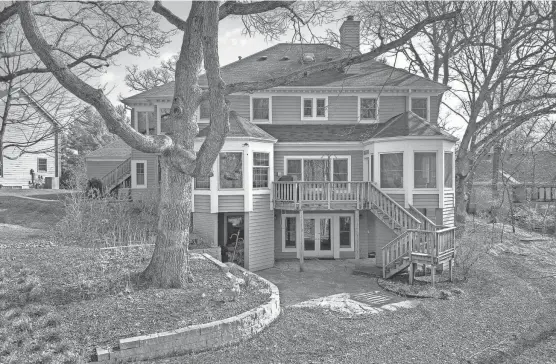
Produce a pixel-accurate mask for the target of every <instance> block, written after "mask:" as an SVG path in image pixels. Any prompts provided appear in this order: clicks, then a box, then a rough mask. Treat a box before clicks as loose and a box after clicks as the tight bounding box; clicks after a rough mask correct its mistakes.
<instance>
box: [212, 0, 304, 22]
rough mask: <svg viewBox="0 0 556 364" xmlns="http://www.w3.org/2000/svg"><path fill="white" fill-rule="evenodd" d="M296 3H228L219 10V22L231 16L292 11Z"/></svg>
mask: <svg viewBox="0 0 556 364" xmlns="http://www.w3.org/2000/svg"><path fill="white" fill-rule="evenodd" d="M293 3H295V1H257V2H252V3H240V2H238V1H226V2H225V3H224V4H222V5H221V6H220V9H219V10H218V17H219V20H222V19H224V18H226V17H227V16H229V15H251V14H260V13H265V12H267V11H270V10H274V9H277V8H284V9H288V10H291V8H290V7H291V5H293Z"/></svg>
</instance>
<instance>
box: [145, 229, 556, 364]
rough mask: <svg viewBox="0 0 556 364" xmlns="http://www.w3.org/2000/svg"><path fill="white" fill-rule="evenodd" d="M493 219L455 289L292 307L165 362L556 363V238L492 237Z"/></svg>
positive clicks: (479, 233) (473, 235)
mask: <svg viewBox="0 0 556 364" xmlns="http://www.w3.org/2000/svg"><path fill="white" fill-rule="evenodd" d="M488 229H491V228H490V227H489V226H487V225H482V226H477V227H476V228H475V230H474V231H472V229H470V230H468V232H467V236H466V238H467V239H471V240H478V241H480V242H481V244H482V245H483V248H484V249H483V252H482V253H481V254H480V257H479V260H478V261H477V263H476V264H475V265H474V266H473V269H472V270H471V274H470V276H469V277H468V279H467V281H465V282H460V283H458V284H457V287H460V288H461V289H462V290H463V292H464V293H463V294H461V295H458V296H457V297H454V298H453V299H449V300H437V299H420V300H419V303H420V304H419V306H418V307H417V308H414V309H401V310H398V311H395V312H387V311H385V312H383V313H380V314H376V315H370V316H367V317H352V318H349V317H342V316H341V315H338V314H336V313H332V312H330V311H326V310H322V309H301V308H290V307H285V308H284V309H283V314H282V315H281V317H280V318H279V319H278V320H277V321H276V322H275V323H274V324H273V325H271V326H270V327H269V328H268V329H267V330H265V331H264V332H263V333H262V334H260V335H258V336H257V337H255V338H254V339H253V340H250V341H249V342H246V343H242V344H240V345H239V346H236V347H231V348H225V349H221V350H215V351H211V352H205V353H199V354H194V355H187V356H182V357H177V358H168V359H160V360H158V361H156V363H157V364H177V363H184V362H187V363H261V362H265V363H458V364H459V363H492V364H494V363H496V364H498V363H505V362H507V363H543V364H547V363H556V321H555V319H554V318H555V317H556V304H555V303H556V290H555V289H556V283H555V279H554V278H553V277H552V278H540V277H543V276H547V275H548V274H547V273H546V272H547V271H548V272H552V274H553V275H556V263H555V262H554V260H553V257H554V255H555V254H556V245H555V244H554V242H531V243H519V242H518V241H516V239H514V237H513V236H512V235H511V234H508V235H507V236H506V234H505V236H506V237H505V238H502V242H500V241H499V240H488V239H491V235H488V234H487V231H488ZM485 236H487V237H488V239H485ZM498 237H499V236H498ZM499 243H501V244H502V245H505V246H506V248H504V247H503V246H500V249H499V254H498V255H496V254H486V251H487V249H488V248H489V246H490V245H494V244H499ZM308 289H310V288H309V287H308Z"/></svg>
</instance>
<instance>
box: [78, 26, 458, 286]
mask: <svg viewBox="0 0 556 364" xmlns="http://www.w3.org/2000/svg"><path fill="white" fill-rule="evenodd" d="M340 34H341V44H342V46H341V47H340V48H336V47H333V46H330V45H326V44H289V43H288V44H277V45H274V46H272V47H270V48H268V49H265V50H264V51H261V52H258V53H256V54H253V55H251V56H248V57H245V58H242V59H240V60H238V61H236V62H234V63H231V64H229V65H227V66H224V67H222V69H221V74H222V77H223V79H224V81H225V82H228V83H233V82H238V81H258V80H265V79H268V78H269V77H272V76H278V75H282V74H285V73H288V72H291V71H293V70H298V69H300V68H302V67H305V66H307V65H310V64H314V63H318V62H327V61H330V60H333V59H338V58H341V57H345V56H346V55H347V54H348V52H352V51H353V49H359V21H355V20H353V17H348V19H347V20H346V21H345V22H344V23H343V25H342V27H341V28H340ZM200 82H201V86H203V85H206V80H205V79H203V78H201V81H200ZM203 82H204V83H203ZM446 90H447V88H446V86H444V85H441V84H439V83H436V82H432V81H429V80H427V79H424V78H422V77H419V76H416V75H413V74H411V73H408V72H406V71H403V70H400V69H396V68H393V67H390V66H388V65H386V64H384V63H381V62H377V61H369V62H366V63H363V64H360V65H357V66H352V67H350V68H349V69H345V70H337V69H334V70H329V71H325V72H320V73H318V74H314V75H312V76H310V77H308V78H305V79H303V80H301V81H299V82H296V83H293V84H289V85H287V86H281V87H275V88H272V89H269V90H265V91H261V92H255V93H250V94H247V93H246V94H233V95H230V96H229V97H228V99H229V101H230V102H231V109H232V110H234V111H236V112H237V113H238V114H239V115H241V116H242V118H240V120H239V121H238V122H234V123H232V125H231V127H230V133H229V134H228V136H227V138H226V143H225V145H224V147H223V149H222V151H221V153H220V156H219V158H218V159H217V161H216V162H215V164H214V170H213V173H214V175H213V177H211V178H207V179H200V178H199V179H197V180H196V181H195V186H194V188H195V190H194V204H193V205H194V207H193V209H194V210H193V224H194V228H195V230H196V232H199V233H201V234H204V235H205V236H206V237H208V238H210V239H213V240H214V241H217V242H218V244H220V245H226V244H231V243H233V238H232V234H234V233H237V232H238V231H239V234H240V236H241V237H242V238H243V239H244V241H245V266H246V267H247V268H248V269H250V270H259V269H264V268H268V267H272V266H273V264H274V261H275V260H276V259H285V258H296V257H299V256H300V255H301V254H303V256H304V257H321V258H360V257H368V256H369V253H373V252H374V253H376V255H377V265H379V266H383V267H384V270H385V275H386V276H389V275H392V274H394V273H396V272H397V271H399V270H401V269H405V268H408V265H410V268H414V266H413V265H411V264H409V262H413V263H418V262H419V263H422V262H421V261H419V260H418V259H417V258H412V257H413V256H412V252H413V253H415V254H417V253H420V254H423V257H424V256H425V255H426V259H428V260H426V261H427V262H429V264H430V262H432V259H436V258H439V257H440V258H441V259H440V260H442V259H445V258H446V259H451V258H453V230H451V229H444V230H446V231H447V232H444V230H442V232H441V233H439V234H440V235H438V234H437V231H440V229H441V228H442V227H451V226H453V225H454V162H453V160H454V148H455V142H456V140H457V139H456V138H455V137H453V136H452V135H450V134H448V133H446V132H444V131H442V130H441V129H440V128H438V127H437V126H436V125H435V124H436V120H437V118H438V109H439V102H438V100H439V96H440V95H441V94H442V93H443V92H445V91H446ZM173 91H174V84H173V82H171V83H168V84H166V85H163V86H160V87H156V88H153V89H151V90H148V91H145V92H142V93H140V94H138V95H135V96H132V97H129V98H127V99H125V100H124V102H125V104H126V105H128V106H130V107H131V108H132V124H133V126H134V128H135V129H136V130H138V131H139V132H141V133H144V134H157V133H164V132H165V131H166V130H167V125H166V124H165V117H166V115H167V114H168V112H169V108H170V107H171V100H172V96H173V95H172V94H173ZM208 116H209V108H208V105H207V104H202V105H201V106H200V108H199V111H198V122H199V126H200V130H201V131H200V132H199V134H198V136H197V142H196V148H199V147H200V145H201V143H202V142H203V140H204V137H205V133H206V129H205V130H204V129H203V128H204V127H206V125H208V124H207V123H208V122H209V120H208ZM99 153H101V152H99ZM130 153H131V155H130V157H129V158H127V157H126V156H124V155H120V156H119V158H122V159H123V158H126V159H125V161H124V162H123V163H122V164H121V165H120V166H119V167H117V168H119V169H120V171H124V172H125V173H124V172H121V173H120V174H117V173H116V172H113V173H112V174H108V175H107V176H106V177H104V178H105V180H107V181H111V182H110V183H109V185H110V186H109V187H110V188H113V187H115V186H116V185H117V184H119V183H122V182H123V181H124V180H125V179H126V178H128V177H129V181H130V186H131V188H130V193H131V196H132V197H133V198H136V197H137V196H139V194H140V193H142V192H145V191H148V190H149V189H156V188H158V178H159V177H158V156H157V155H154V154H146V153H141V152H138V151H136V150H130ZM104 158H106V159H109V158H110V157H109V156H108V155H105V156H104ZM98 163H100V162H98V161H97V164H98ZM92 168H97V167H92ZM112 168H116V166H115V165H114V166H112ZM114 171H116V169H114ZM95 173H96V172H94V171H92V170H91V171H90V172H89V175H90V176H93V175H95ZM104 173H106V172H105V170H103V171H102V173H98V177H102V175H103V174H104ZM120 192H121V191H120ZM417 229H421V230H422V231H425V232H422V233H417V232H416V231H414V230H417ZM443 234H444V235H443ZM448 235H449V236H448ZM439 247H440V248H439ZM443 247H444V248H446V249H444V248H443ZM419 249H420V250H419ZM427 249H428V250H427ZM433 249H436V250H435V251H436V252H437V253H439V252H440V253H442V252H447V253H446V254H444V256H440V255H439V254H437V255H438V256H437V257H436V258H434V257H432V256H431V254H432V253H431V252H432V250H433ZM429 253H431V254H429ZM449 253H450V254H451V255H450V254H449ZM427 254H429V255H427ZM435 254H436V253H435ZM415 257H417V255H415ZM447 257H448V258H447ZM423 259H425V258H423ZM440 260H439V261H440Z"/></svg>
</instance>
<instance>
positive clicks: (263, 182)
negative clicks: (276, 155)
mask: <svg viewBox="0 0 556 364" xmlns="http://www.w3.org/2000/svg"><path fill="white" fill-rule="evenodd" d="M269 169H270V154H269V153H258V152H255V153H253V187H254V188H264V187H268V174H269V173H268V172H269Z"/></svg>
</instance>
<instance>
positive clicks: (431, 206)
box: [413, 194, 440, 221]
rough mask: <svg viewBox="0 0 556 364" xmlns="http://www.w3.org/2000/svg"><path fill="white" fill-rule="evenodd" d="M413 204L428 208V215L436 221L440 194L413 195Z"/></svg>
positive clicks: (417, 206)
mask: <svg viewBox="0 0 556 364" xmlns="http://www.w3.org/2000/svg"><path fill="white" fill-rule="evenodd" d="M413 206H415V207H416V208H420V209H426V216H427V217H428V218H429V219H431V220H432V221H435V220H436V212H435V211H436V209H437V208H439V207H440V203H439V198H438V194H430V195H428V194H427V195H421V194H419V195H413Z"/></svg>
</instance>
